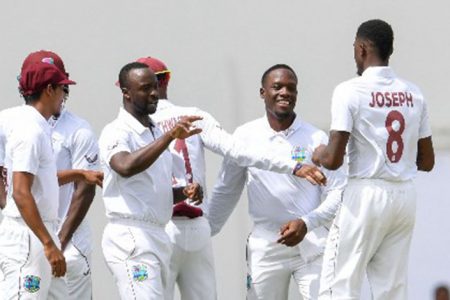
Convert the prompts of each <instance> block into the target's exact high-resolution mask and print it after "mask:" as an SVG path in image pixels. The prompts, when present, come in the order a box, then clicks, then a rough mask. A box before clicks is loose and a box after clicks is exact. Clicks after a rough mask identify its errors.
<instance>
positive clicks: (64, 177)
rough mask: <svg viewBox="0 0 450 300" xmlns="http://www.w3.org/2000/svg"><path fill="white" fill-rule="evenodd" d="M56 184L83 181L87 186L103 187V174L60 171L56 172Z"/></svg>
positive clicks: (84, 171)
mask: <svg viewBox="0 0 450 300" xmlns="http://www.w3.org/2000/svg"><path fill="white" fill-rule="evenodd" d="M57 175H58V184H59V185H64V184H66V183H70V182H74V181H84V182H86V183H87V184H94V185H95V184H96V185H98V186H99V187H102V185H103V172H100V171H91V170H76V169H74V170H60V171H58V174H57Z"/></svg>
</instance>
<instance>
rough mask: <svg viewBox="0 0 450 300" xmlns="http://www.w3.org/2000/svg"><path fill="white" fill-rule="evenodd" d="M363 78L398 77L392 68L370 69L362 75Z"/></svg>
mask: <svg viewBox="0 0 450 300" xmlns="http://www.w3.org/2000/svg"><path fill="white" fill-rule="evenodd" d="M362 76H363V77H384V78H393V77H396V76H395V74H394V71H393V70H392V68H391V67H368V68H367V69H366V70H365V71H364V72H363V74H362Z"/></svg>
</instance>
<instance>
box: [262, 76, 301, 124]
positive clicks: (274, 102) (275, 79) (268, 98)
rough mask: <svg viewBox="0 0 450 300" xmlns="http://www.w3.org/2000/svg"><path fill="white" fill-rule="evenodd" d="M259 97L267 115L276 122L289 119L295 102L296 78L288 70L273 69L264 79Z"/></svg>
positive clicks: (292, 114)
mask: <svg viewBox="0 0 450 300" xmlns="http://www.w3.org/2000/svg"><path fill="white" fill-rule="evenodd" d="M260 95H261V98H262V99H264V103H265V105H266V111H267V113H268V114H269V115H271V116H273V117H275V118H276V119H278V120H284V119H287V118H291V117H292V116H294V115H295V113H294V108H295V103H296V102H297V77H296V76H295V74H294V73H292V71H291V70H289V69H285V68H279V69H274V70H272V71H271V72H270V73H269V74H267V76H266V78H265V79H264V82H263V85H262V87H261V89H260Z"/></svg>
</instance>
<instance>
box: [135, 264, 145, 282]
mask: <svg viewBox="0 0 450 300" xmlns="http://www.w3.org/2000/svg"><path fill="white" fill-rule="evenodd" d="M147 278H148V271H147V266H145V265H135V266H133V280H134V281H138V282H142V281H144V280H146V279H147Z"/></svg>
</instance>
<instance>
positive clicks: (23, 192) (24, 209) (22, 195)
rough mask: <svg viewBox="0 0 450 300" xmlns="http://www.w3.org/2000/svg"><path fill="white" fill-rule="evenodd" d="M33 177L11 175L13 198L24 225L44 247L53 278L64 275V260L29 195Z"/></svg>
mask: <svg viewBox="0 0 450 300" xmlns="http://www.w3.org/2000/svg"><path fill="white" fill-rule="evenodd" d="M33 180H34V175H32V174H30V173H26V172H14V173H13V182H14V186H13V198H14V201H15V202H16V205H17V208H18V209H19V212H20V215H21V216H22V218H23V220H24V221H25V223H26V224H27V225H28V227H29V228H30V229H31V230H32V231H33V233H34V234H35V235H36V236H37V238H38V239H39V240H40V241H41V243H42V245H43V246H44V253H45V256H46V257H47V260H48V262H49V263H50V266H51V268H52V274H53V275H54V276H55V277H60V276H64V274H65V273H66V260H65V258H64V256H63V254H62V252H61V251H60V250H59V249H58V247H57V246H56V244H55V242H54V241H53V239H52V237H51V235H50V233H49V232H48V230H47V228H46V227H45V225H44V222H43V221H42V218H41V216H40V214H39V211H38V208H37V206H36V202H35V200H34V197H33V195H32V194H31V186H32V185H33Z"/></svg>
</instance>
